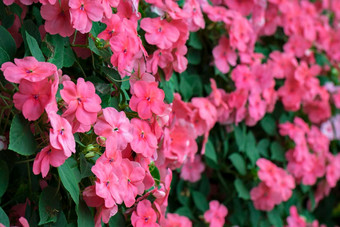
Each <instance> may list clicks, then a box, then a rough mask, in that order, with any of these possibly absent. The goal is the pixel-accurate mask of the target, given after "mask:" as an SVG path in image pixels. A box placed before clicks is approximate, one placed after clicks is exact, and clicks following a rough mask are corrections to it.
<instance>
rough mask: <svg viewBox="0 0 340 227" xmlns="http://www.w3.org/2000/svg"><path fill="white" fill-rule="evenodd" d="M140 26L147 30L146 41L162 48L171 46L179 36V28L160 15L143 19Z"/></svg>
mask: <svg viewBox="0 0 340 227" xmlns="http://www.w3.org/2000/svg"><path fill="white" fill-rule="evenodd" d="M140 27H141V28H142V29H143V30H144V31H146V34H145V39H146V41H147V42H148V43H150V44H153V45H157V46H158V47H159V48H161V49H168V48H171V46H172V45H173V43H175V42H176V41H177V40H178V38H179V31H178V29H177V28H176V27H175V26H173V25H172V24H170V23H169V22H167V21H166V20H161V18H159V17H157V18H144V19H142V21H141V23H140Z"/></svg>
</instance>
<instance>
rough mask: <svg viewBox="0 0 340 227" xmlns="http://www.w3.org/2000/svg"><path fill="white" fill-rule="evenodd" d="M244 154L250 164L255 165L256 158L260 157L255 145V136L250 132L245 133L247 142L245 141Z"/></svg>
mask: <svg viewBox="0 0 340 227" xmlns="http://www.w3.org/2000/svg"><path fill="white" fill-rule="evenodd" d="M245 150H246V155H247V156H248V158H249V159H250V161H251V164H252V166H254V165H255V163H256V161H257V159H259V158H260V155H259V152H258V150H257V147H256V140H255V136H254V134H253V133H252V132H249V133H248V134H247V142H246V149H245Z"/></svg>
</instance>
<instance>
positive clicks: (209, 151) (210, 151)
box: [204, 140, 218, 165]
mask: <svg viewBox="0 0 340 227" xmlns="http://www.w3.org/2000/svg"><path fill="white" fill-rule="evenodd" d="M204 155H205V157H206V158H208V159H210V160H211V161H212V162H213V163H214V164H215V165H217V163H218V161H217V155H216V151H215V148H214V145H213V143H212V142H211V141H210V140H208V142H207V144H206V145H205V153H204Z"/></svg>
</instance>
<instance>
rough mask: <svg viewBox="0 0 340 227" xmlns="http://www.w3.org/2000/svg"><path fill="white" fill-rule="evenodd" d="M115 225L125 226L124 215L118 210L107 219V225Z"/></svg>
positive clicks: (112, 226)
mask: <svg viewBox="0 0 340 227" xmlns="http://www.w3.org/2000/svg"><path fill="white" fill-rule="evenodd" d="M117 226H126V224H125V219H124V216H123V215H122V213H120V212H118V213H117V214H115V215H113V216H112V217H111V218H110V221H109V227H117Z"/></svg>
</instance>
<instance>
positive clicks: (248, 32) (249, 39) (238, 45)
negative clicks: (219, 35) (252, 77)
mask: <svg viewBox="0 0 340 227" xmlns="http://www.w3.org/2000/svg"><path fill="white" fill-rule="evenodd" d="M229 38H230V46H231V47H232V48H234V49H238V50H239V51H242V52H245V51H246V50H247V48H250V49H252V48H253V45H254V42H255V34H254V31H253V29H252V27H251V25H250V23H249V21H248V20H247V19H246V18H244V17H242V16H236V17H235V18H233V21H232V24H231V26H230V33H229Z"/></svg>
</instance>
